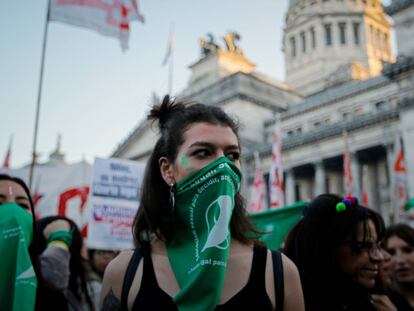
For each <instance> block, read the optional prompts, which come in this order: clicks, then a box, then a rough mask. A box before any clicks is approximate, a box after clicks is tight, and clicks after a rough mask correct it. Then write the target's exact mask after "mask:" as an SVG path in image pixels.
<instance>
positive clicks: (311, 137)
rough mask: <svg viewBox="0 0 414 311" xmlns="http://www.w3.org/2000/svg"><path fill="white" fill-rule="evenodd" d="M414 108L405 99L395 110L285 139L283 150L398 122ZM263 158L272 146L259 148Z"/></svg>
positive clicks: (249, 157) (249, 156)
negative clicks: (400, 116) (386, 123)
mask: <svg viewBox="0 0 414 311" xmlns="http://www.w3.org/2000/svg"><path fill="white" fill-rule="evenodd" d="M412 107H414V98H409V99H405V100H404V101H402V102H400V103H399V104H398V106H397V107H395V108H393V109H388V110H383V111H379V112H377V113H375V114H373V113H367V114H364V115H361V116H359V117H355V118H353V119H352V120H346V121H345V120H344V121H341V122H337V123H335V124H332V125H329V126H323V127H321V128H318V129H315V130H312V131H309V132H305V133H302V134H296V135H292V136H289V137H286V138H284V139H283V141H282V143H283V148H282V149H283V150H289V149H293V148H296V147H299V146H302V145H306V144H312V143H315V142H318V141H321V140H324V139H327V138H332V137H335V136H341V135H342V133H343V131H347V132H352V131H356V130H359V129H362V128H366V127H370V126H373V125H376V124H378V123H382V122H387V121H392V120H397V119H398V118H399V114H400V112H401V111H403V110H405V109H407V108H412ZM258 152H259V153H260V156H261V157H266V156H270V155H271V154H272V146H271V145H270V144H269V145H266V146H263V147H261V148H258ZM244 159H245V160H247V161H250V160H252V159H253V153H251V152H248V153H247V154H245V155H244Z"/></svg>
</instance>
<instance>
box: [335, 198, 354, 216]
mask: <svg viewBox="0 0 414 311" xmlns="http://www.w3.org/2000/svg"><path fill="white" fill-rule="evenodd" d="M354 204H358V198H357V197H355V196H352V195H348V196H346V197H345V198H344V199H343V200H342V202H339V203H337V204H336V207H335V208H336V211H337V212H338V213H342V212H345V211H346V209H347V208H348V207H351V206H352V205H354Z"/></svg>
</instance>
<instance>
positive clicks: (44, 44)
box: [29, 0, 50, 191]
mask: <svg viewBox="0 0 414 311" xmlns="http://www.w3.org/2000/svg"><path fill="white" fill-rule="evenodd" d="M49 14H50V0H47V14H46V22H45V27H44V33H43V45H42V59H41V62H40V77H39V87H38V89H37V102H36V116H35V127H34V134H33V147H32V163H31V164H30V171H29V189H30V191H31V190H32V181H33V171H34V166H35V164H36V144H37V132H38V128H39V114H40V102H41V97H42V85H43V70H44V67H45V53H46V43H47V32H48V25H49Z"/></svg>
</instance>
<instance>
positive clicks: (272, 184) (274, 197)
mask: <svg viewBox="0 0 414 311" xmlns="http://www.w3.org/2000/svg"><path fill="white" fill-rule="evenodd" d="M269 188H270V208H275V207H280V206H283V205H285V193H284V190H283V165H282V130H281V128H280V115H278V116H277V117H276V124H275V132H274V136H273V145H272V164H271V166H270V173H269Z"/></svg>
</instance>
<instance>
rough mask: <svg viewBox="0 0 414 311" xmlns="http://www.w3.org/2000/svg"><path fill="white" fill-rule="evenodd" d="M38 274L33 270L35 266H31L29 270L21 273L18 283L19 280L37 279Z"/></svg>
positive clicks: (17, 278)
mask: <svg viewBox="0 0 414 311" xmlns="http://www.w3.org/2000/svg"><path fill="white" fill-rule="evenodd" d="M35 276H36V274H35V272H34V270H33V266H30V267H29V269H27V270H26V271H24V272H22V273H20V274H19V275H18V276H17V277H16V281H18V280H23V279H29V278H32V277H35Z"/></svg>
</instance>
